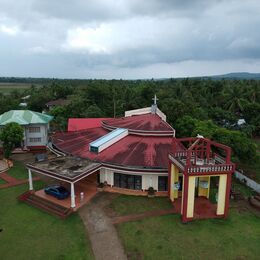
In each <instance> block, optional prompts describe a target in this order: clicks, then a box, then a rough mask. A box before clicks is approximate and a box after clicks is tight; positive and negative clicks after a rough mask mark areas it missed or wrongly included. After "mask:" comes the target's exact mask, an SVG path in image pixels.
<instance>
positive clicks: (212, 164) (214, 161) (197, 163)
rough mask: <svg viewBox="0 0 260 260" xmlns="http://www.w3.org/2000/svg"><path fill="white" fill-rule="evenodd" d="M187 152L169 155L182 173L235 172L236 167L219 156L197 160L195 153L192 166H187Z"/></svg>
mask: <svg viewBox="0 0 260 260" xmlns="http://www.w3.org/2000/svg"><path fill="white" fill-rule="evenodd" d="M187 155H188V152H187V151H178V152H175V153H172V154H169V159H170V160H171V161H172V162H173V163H174V164H175V165H176V166H177V167H178V168H179V169H180V170H182V171H185V172H187V173H188V174H194V173H220V172H230V171H234V165H233V164H232V163H225V159H224V158H222V157H220V156H219V155H217V154H214V157H213V158H211V159H209V160H207V159H200V158H197V159H196V160H195V156H194V155H195V153H194V152H192V153H191V158H190V162H191V165H187Z"/></svg>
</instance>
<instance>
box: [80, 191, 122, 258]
mask: <svg viewBox="0 0 260 260" xmlns="http://www.w3.org/2000/svg"><path fill="white" fill-rule="evenodd" d="M117 196H118V195H117V194H113V193H104V192H100V193H98V194H97V195H96V196H95V197H94V198H93V199H92V201H91V202H90V203H89V204H87V205H85V206H83V207H82V208H81V209H80V210H79V214H80V216H81V218H82V220H83V222H84V224H85V227H86V231H87V233H88V236H89V238H90V241H91V245H92V249H93V253H94V256H95V259H96V260H104V259H106V260H116V259H118V260H125V259H127V256H126V255H125V252H124V249H123V246H122V244H121V241H120V239H119V237H118V234H117V231H116V228H115V226H114V225H113V223H112V220H111V218H109V217H108V216H107V215H106V213H105V210H104V208H105V206H107V205H109V203H110V202H111V201H112V200H113V199H114V198H115V197H117Z"/></svg>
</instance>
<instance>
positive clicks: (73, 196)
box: [70, 182, 76, 208]
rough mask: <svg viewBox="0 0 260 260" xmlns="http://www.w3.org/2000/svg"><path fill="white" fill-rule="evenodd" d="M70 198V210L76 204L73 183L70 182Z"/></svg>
mask: <svg viewBox="0 0 260 260" xmlns="http://www.w3.org/2000/svg"><path fill="white" fill-rule="evenodd" d="M70 198H71V205H70V206H71V208H75V207H76V202H75V191H74V183H73V182H72V183H71V184H70Z"/></svg>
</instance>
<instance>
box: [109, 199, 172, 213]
mask: <svg viewBox="0 0 260 260" xmlns="http://www.w3.org/2000/svg"><path fill="white" fill-rule="evenodd" d="M109 207H110V208H112V209H113V210H114V211H115V212H116V213H117V214H118V215H128V214H135V213H143V212H146V211H152V210H159V209H169V208H171V207H172V205H171V203H170V200H169V199H168V198H165V197H161V198H160V197H156V198H147V197H144V196H127V195H120V196H119V197H117V198H116V199H115V200H113V202H112V203H111V204H110V205H109Z"/></svg>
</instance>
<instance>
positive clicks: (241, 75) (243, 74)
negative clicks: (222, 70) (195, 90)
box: [202, 72, 260, 80]
mask: <svg viewBox="0 0 260 260" xmlns="http://www.w3.org/2000/svg"><path fill="white" fill-rule="evenodd" d="M202 78H211V79H257V80H260V73H249V72H233V73H228V74H223V75H214V76H205V77H202Z"/></svg>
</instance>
